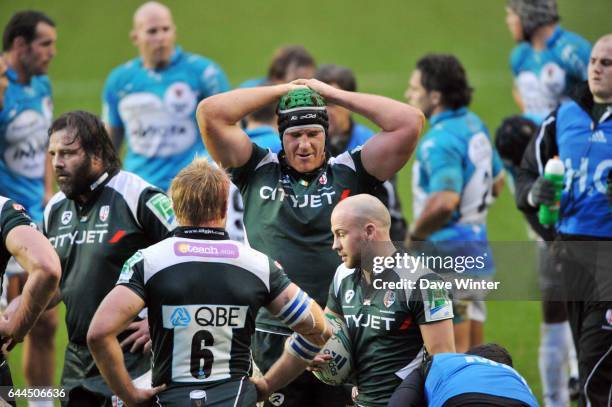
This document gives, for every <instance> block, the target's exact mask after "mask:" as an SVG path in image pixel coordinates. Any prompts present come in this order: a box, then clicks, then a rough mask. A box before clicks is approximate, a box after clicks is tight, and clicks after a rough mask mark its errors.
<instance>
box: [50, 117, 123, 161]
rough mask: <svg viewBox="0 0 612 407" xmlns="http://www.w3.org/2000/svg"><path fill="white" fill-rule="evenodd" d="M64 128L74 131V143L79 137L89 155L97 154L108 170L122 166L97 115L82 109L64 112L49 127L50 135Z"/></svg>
mask: <svg viewBox="0 0 612 407" xmlns="http://www.w3.org/2000/svg"><path fill="white" fill-rule="evenodd" d="M64 129H69V130H72V131H74V140H73V141H72V143H74V141H76V140H77V138H78V139H79V140H80V142H81V147H83V150H84V151H85V153H86V154H87V156H88V157H91V156H92V155H95V156H97V157H99V158H100V159H101V160H102V163H103V165H104V168H105V169H106V170H107V171H115V170H118V169H120V168H121V160H120V159H119V156H118V155H117V151H116V150H115V147H114V146H113V143H112V141H111V139H110V137H109V135H108V132H107V131H106V127H104V123H102V120H100V119H99V118H98V117H97V116H95V115H93V114H91V113H89V112H84V111H82V110H76V111H73V112H68V113H64V114H63V115H61V116H60V117H58V118H57V119H55V120H54V121H53V123H52V124H51V127H49V136H51V134H53V133H55V132H57V131H60V130H64Z"/></svg>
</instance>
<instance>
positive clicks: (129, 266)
mask: <svg viewBox="0 0 612 407" xmlns="http://www.w3.org/2000/svg"><path fill="white" fill-rule="evenodd" d="M142 259H143V257H142V253H141V252H136V253H134V255H133V256H132V257H130V258H129V259H127V261H126V262H125V264H124V265H123V267H122V268H121V274H119V280H117V284H123V283H128V282H129V281H130V279H131V278H132V275H133V274H134V265H135V264H136V263H138V262H139V261H141V260H142Z"/></svg>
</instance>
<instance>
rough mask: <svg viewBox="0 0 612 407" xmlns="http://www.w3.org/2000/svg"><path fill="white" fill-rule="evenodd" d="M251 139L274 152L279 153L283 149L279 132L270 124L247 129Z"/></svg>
mask: <svg viewBox="0 0 612 407" xmlns="http://www.w3.org/2000/svg"><path fill="white" fill-rule="evenodd" d="M245 132H246V134H247V135H248V136H249V138H250V139H251V141H252V142H253V143H255V144H257V145H258V146H259V147H261V148H267V149H269V150H270V151H272V152H273V153H275V154H276V153H278V152H279V151H280V150H281V149H282V146H281V141H280V137H279V135H278V132H277V131H276V129H275V128H273V127H270V126H259V127H256V128H254V129H250V130H248V129H247V130H245Z"/></svg>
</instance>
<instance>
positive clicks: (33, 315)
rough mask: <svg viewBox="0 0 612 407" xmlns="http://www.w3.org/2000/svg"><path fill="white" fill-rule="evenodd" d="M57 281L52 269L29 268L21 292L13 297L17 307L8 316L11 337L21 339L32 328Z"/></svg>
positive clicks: (55, 288)
mask: <svg viewBox="0 0 612 407" xmlns="http://www.w3.org/2000/svg"><path fill="white" fill-rule="evenodd" d="M58 283H59V273H56V272H55V270H53V269H48V268H47V269H44V268H40V269H34V270H29V275H28V280H27V281H26V284H25V286H24V288H23V293H22V294H21V295H20V296H19V297H18V298H16V299H15V300H17V301H18V302H17V304H18V305H17V309H16V310H15V313H14V314H13V315H11V316H10V317H9V318H10V323H11V331H12V332H13V334H12V336H13V338H15V339H17V340H21V339H23V338H24V337H25V335H26V334H27V333H28V332H29V331H30V329H32V327H33V326H34V324H35V323H36V321H37V320H38V317H39V316H40V315H41V314H42V313H43V312H44V311H45V310H46V309H47V306H48V304H49V303H50V301H51V300H52V297H53V296H54V293H55V292H56V291H57V285H58ZM15 300H14V301H15Z"/></svg>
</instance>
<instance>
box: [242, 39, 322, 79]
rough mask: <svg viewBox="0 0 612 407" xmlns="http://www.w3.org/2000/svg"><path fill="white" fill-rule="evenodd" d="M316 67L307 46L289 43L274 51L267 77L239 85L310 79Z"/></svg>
mask: <svg viewBox="0 0 612 407" xmlns="http://www.w3.org/2000/svg"><path fill="white" fill-rule="evenodd" d="M316 68H317V64H316V62H315V59H314V57H313V56H312V55H311V54H310V52H308V50H307V49H306V48H304V47H303V46H301V45H287V46H286V47H281V48H279V49H277V50H276V51H274V55H273V56H272V61H271V62H270V66H269V67H268V74H267V75H266V76H265V77H263V78H254V79H249V80H246V81H244V82H243V83H241V84H240V85H239V86H238V87H239V88H252V87H254V86H264V85H265V84H266V83H269V84H273V85H278V84H281V83H287V82H291V81H293V80H295V79H299V78H306V79H310V78H312V77H313V76H314V73H315V69H316Z"/></svg>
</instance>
